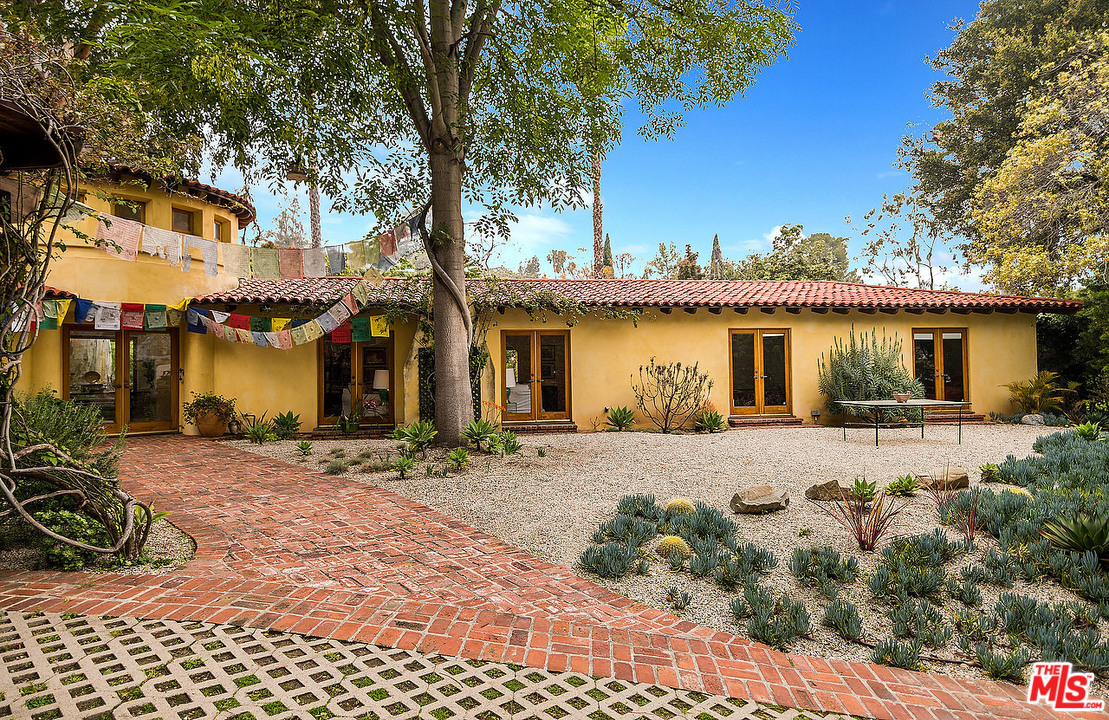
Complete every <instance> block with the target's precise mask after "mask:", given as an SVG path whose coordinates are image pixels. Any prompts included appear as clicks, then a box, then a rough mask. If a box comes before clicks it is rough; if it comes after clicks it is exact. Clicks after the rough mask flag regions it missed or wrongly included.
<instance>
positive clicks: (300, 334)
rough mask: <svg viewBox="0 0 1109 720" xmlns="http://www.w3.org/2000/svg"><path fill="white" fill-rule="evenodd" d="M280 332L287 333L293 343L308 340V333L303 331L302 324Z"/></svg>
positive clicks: (302, 342) (296, 343)
mask: <svg viewBox="0 0 1109 720" xmlns="http://www.w3.org/2000/svg"><path fill="white" fill-rule="evenodd" d="M282 332H287V333H289V336H290V338H291V339H292V341H293V345H303V344H305V343H306V342H308V333H307V332H306V331H305V329H304V326H303V325H300V326H297V327H295V328H293V329H292V330H283V331H282Z"/></svg>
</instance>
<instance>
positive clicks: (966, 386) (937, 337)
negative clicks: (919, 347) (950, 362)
mask: <svg viewBox="0 0 1109 720" xmlns="http://www.w3.org/2000/svg"><path fill="white" fill-rule="evenodd" d="M945 332H946V333H954V332H957V333H961V334H962V336H963V399H964V400H966V401H968V402H969V401H970V355H969V353H968V348H967V344H968V343H967V336H968V335H969V331H968V328H966V327H919V328H918V327H915V328H912V330H911V331H910V338H911V340H912V357H913V377H914V378H915V377H917V372H916V334H917V333H931V334H932V353H933V355H934V357H935V359H936V360H935V364H936V373H937V375H936V377H937V378H938V377H939V375H941V374H945V373H944V372H943V371H944V367H943V334H944V333H945ZM940 395H943V397H940ZM935 399H937V400H945V399H947V387H946V386H944V385H943V384H941V383H939V382H937V383H936V398H935Z"/></svg>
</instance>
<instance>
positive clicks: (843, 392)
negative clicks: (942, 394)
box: [817, 326, 924, 415]
mask: <svg viewBox="0 0 1109 720" xmlns="http://www.w3.org/2000/svg"><path fill="white" fill-rule="evenodd" d="M817 372H818V378H819V379H818V382H817V389H818V390H819V391H820V393H821V394H822V395H824V396H826V397H827V401H826V402H827V408H828V410H829V411H830V412H832V413H835V414H842V413H843V408H842V406H840V405H839V404H838V402H839V401H840V400H889V399H890V398H892V397H893V394H894V393H908V394H909V395H911V396H912V397H914V398H921V397H924V386H923V385H921V384H920V383H919V382H918V381H917V380H916V378H914V377H913V375H912V373H911V372H909V370H908V368H906V367H905V364H904V362H903V361H902V346H901V340H899V339H898V338H897V337H896V336H894V337H893V338H887V337H886V336H885V335H883V336H882V340H881V341H879V340H878V331H877V330H871V332H870V333H869V334H868V333H866V332H863V333H862V334H861V335H860V336H859V337H857V338H856V336H855V328H854V327H853V326H852V328H851V332H850V334H849V335H848V338H847V341H846V342H844V341H843V340H842V339H840V338H838V337H837V338H836V339H835V344H834V345H833V346H832V348H831V349H830V350H829V351H828V357H827V359H825V357H824V355H823V354H821V356H820V360H819V363H818V365H817ZM906 412H909V413H913V412H914V411H911V410H909V411H906V410H893V411H883V414H886V415H892V414H897V415H904V414H906Z"/></svg>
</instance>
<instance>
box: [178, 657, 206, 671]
mask: <svg viewBox="0 0 1109 720" xmlns="http://www.w3.org/2000/svg"><path fill="white" fill-rule="evenodd" d="M203 665H204V658H198V657H194V658H189V659H188V660H184V661H182V663H181V667H182V668H184V669H185V670H195V669H197V668H198V667H202V666H203Z"/></svg>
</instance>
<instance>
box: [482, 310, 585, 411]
mask: <svg viewBox="0 0 1109 720" xmlns="http://www.w3.org/2000/svg"><path fill="white" fill-rule="evenodd" d="M509 335H521V336H522V335H526V336H528V338H529V340H528V342H529V346H530V348H531V363H532V365H531V368H529V375H530V376H531V381H530V382H529V383H528V385H529V386H530V388H531V412H530V414H528V415H527V416H523V415H522V414H520V413H512V415H513V417H509V412H508V388H507V387H505V372H506V371H507V369H508V342H507V338H508V336H509ZM544 335H547V336H555V335H557V336H561V337H562V338H563V347H564V349H565V372H566V380H565V399H566V412H564V413H561V412H558V413H544V412H541V411H540V408H541V407H542V397H541V395H542V391H543V390H542V378H541V377H540V375H541V370H542V367H541V358H540V355H539V338H540V337H542V336H544ZM516 374H517V380H518V379H519V367H517V369H516ZM572 376H573V363H572V362H571V359H570V331H569V330H501V366H500V372H499V373H498V378H497V393H498V396H499V397H500V398H501V404H502V407H504V408H505V410H504V420H505V421H506V422H543V421H554V420H569V419H570V418H572V417H573V405H572V402H573V396H574V393H573V392H571V389H572V385H571V382H572Z"/></svg>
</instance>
